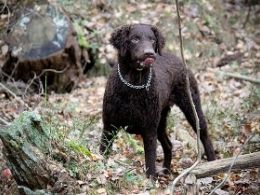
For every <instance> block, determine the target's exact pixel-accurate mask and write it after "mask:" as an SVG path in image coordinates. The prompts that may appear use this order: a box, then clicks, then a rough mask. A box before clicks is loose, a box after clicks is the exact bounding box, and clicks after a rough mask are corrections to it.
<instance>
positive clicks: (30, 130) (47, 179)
mask: <svg viewBox="0 0 260 195" xmlns="http://www.w3.org/2000/svg"><path fill="white" fill-rule="evenodd" d="M0 138H1V140H2V142H3V145H4V148H3V153H4V156H5V158H6V161H7V163H6V164H7V166H8V168H9V169H10V170H11V172H12V175H13V177H14V179H15V181H16V182H17V185H18V189H19V190H20V191H21V193H22V194H26V191H30V190H31V191H37V190H46V189H48V192H51V193H62V194H67V193H72V192H73V193H76V192H77V193H80V190H79V184H78V182H77V180H76V179H75V178H72V177H71V176H70V175H69V173H68V172H67V170H66V169H65V168H64V167H63V166H62V164H61V163H59V162H57V161H55V160H53V159H52V157H51V156H52V155H51V153H50V151H53V148H54V147H55V146H54V145H53V143H51V140H52V139H51V138H50V132H49V130H48V129H47V128H45V127H44V125H43V123H42V121H41V118H40V116H39V115H37V114H35V113H33V112H24V113H22V114H21V115H20V117H19V118H18V119H16V120H15V121H14V122H13V123H12V125H11V126H10V127H8V128H1V129H0ZM55 148H56V147H55ZM29 194H31V193H29Z"/></svg>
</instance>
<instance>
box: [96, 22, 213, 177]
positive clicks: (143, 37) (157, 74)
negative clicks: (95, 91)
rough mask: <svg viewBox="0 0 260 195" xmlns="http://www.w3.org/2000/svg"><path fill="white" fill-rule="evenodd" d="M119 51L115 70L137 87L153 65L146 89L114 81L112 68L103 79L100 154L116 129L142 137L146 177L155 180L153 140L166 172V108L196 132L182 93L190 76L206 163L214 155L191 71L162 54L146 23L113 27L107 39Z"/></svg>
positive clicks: (169, 146)
mask: <svg viewBox="0 0 260 195" xmlns="http://www.w3.org/2000/svg"><path fill="white" fill-rule="evenodd" d="M110 41H111V44H112V45H113V46H114V47H115V48H116V49H117V50H118V62H119V67H120V71H121V73H122V75H123V77H124V79H126V80H127V81H128V82H129V83H131V84H133V85H142V84H143V83H145V82H146V81H147V78H148V74H149V69H150V67H152V74H153V76H152V80H151V86H150V88H149V90H146V89H133V88H130V87H128V86H127V85H125V84H124V83H123V82H122V81H121V80H120V78H119V75H118V71H117V66H114V67H113V70H112V73H111V75H110V76H109V79H108V81H107V86H106V91H105V95H104V100H103V123H104V130H103V133H102V138H101V145H100V151H101V153H102V154H108V153H109V151H110V148H111V146H112V143H113V140H114V138H115V136H116V134H117V132H118V129H120V127H126V131H127V132H129V133H135V134H141V136H142V138H143V141H144V150H145V162H146V174H147V176H152V177H155V176H156V168H155V161H156V146H157V139H158V140H159V141H160V143H161V145H162V147H163V151H164V163H163V166H164V168H166V169H167V170H170V165H171V159H172V144H171V142H170V140H169V138H168V135H167V133H166V120H167V116H168V113H169V111H170V107H171V106H172V105H174V104H176V105H177V106H178V107H180V109H181V110H182V111H183V113H184V114H185V116H186V118H187V120H188V122H189V123H190V124H191V126H192V128H193V129H194V130H195V119H194V116H193V114H192V108H191V104H190V102H189V98H188V94H187V92H186V89H185V87H186V83H185V82H186V79H185V78H186V75H187V74H188V75H189V78H190V86H191V93H192V98H193V101H194V103H195V107H196V110H197V113H198V116H199V119H200V128H201V141H202V143H203V145H204V148H205V153H206V156H207V159H208V160H214V159H215V152H214V149H213V146H212V143H211V141H210V138H209V136H208V132H207V124H206V120H205V117H204V115H203V112H202V109H201V104H200V97H199V90H198V87H197V82H196V80H195V78H194V76H193V74H192V73H191V72H190V71H188V72H187V71H185V69H184V67H183V64H182V62H181V61H180V60H179V58H177V57H176V56H174V55H171V54H167V53H162V49H163V47H164V44H165V41H164V38H163V36H162V34H161V33H160V32H159V30H158V29H157V28H156V27H155V26H151V25H147V24H134V25H125V26H122V27H121V28H118V29H116V30H115V31H114V32H113V34H112V37H111V39H110Z"/></svg>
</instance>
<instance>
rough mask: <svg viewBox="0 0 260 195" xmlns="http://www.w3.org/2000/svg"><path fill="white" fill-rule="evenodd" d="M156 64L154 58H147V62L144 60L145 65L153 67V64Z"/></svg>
mask: <svg viewBox="0 0 260 195" xmlns="http://www.w3.org/2000/svg"><path fill="white" fill-rule="evenodd" d="M153 63H154V58H146V59H145V60H144V64H145V65H151V64H153Z"/></svg>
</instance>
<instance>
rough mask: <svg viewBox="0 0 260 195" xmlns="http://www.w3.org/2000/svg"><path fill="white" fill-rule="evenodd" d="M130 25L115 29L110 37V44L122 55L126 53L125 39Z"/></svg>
mask: <svg viewBox="0 0 260 195" xmlns="http://www.w3.org/2000/svg"><path fill="white" fill-rule="evenodd" d="M130 28H131V25H124V26H121V27H119V28H117V29H116V30H115V31H114V32H113V33H112V35H111V38H110V43H111V44H112V45H113V46H114V47H115V48H116V49H117V50H118V51H119V52H120V53H121V55H124V54H125V53H126V51H127V47H128V44H127V37H128V35H129V32H130Z"/></svg>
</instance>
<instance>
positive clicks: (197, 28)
mask: <svg viewBox="0 0 260 195" xmlns="http://www.w3.org/2000/svg"><path fill="white" fill-rule="evenodd" d="M57 2H59V3H60V4H62V5H63V6H64V7H65V8H66V9H67V11H68V12H69V13H70V14H71V15H72V16H73V17H74V19H75V20H74V21H75V22H76V23H78V24H80V26H81V27H82V29H85V28H88V29H89V28H91V29H95V31H94V33H95V42H94V43H92V44H91V45H90V47H92V48H93V49H95V50H96V52H97V55H98V57H97V59H96V66H95V67H94V70H91V71H90V72H89V73H88V74H87V75H86V76H85V78H84V79H82V80H81V81H80V82H79V83H78V85H77V87H76V88H75V89H74V90H73V91H72V92H71V93H67V94H56V93H50V94H35V93H34V94H32V93H25V91H23V90H21V89H19V87H17V86H16V87H15V88H10V90H11V91H13V92H14V93H15V94H16V96H15V97H14V96H13V95H10V93H9V92H7V91H5V90H0V119H1V120H2V121H0V124H3V123H4V121H5V122H7V123H11V122H12V121H13V120H14V119H15V118H17V117H18V116H19V115H20V113H21V112H23V111H24V110H26V109H27V108H26V107H25V106H24V105H23V104H21V101H20V100H22V101H23V102H24V103H25V104H26V105H27V106H28V107H29V108H30V109H31V110H33V111H35V112H37V113H39V114H41V115H42V117H43V118H44V119H45V120H46V121H48V122H49V124H50V127H51V128H53V129H54V130H56V131H58V132H59V135H60V137H62V138H60V141H62V142H70V143H74V144H75V145H77V146H84V147H85V148H87V150H88V151H90V152H91V155H90V156H89V155H86V154H85V153H84V151H83V152H82V151H78V150H75V151H74V153H73V156H72V157H71V158H70V160H69V162H67V163H66V168H67V169H68V170H69V171H70V174H71V175H72V176H73V177H75V178H76V179H78V180H80V181H82V193H83V192H87V194H169V187H170V186H171V181H172V180H173V179H174V178H175V177H176V176H177V175H178V174H180V173H181V172H182V170H184V169H185V168H187V167H189V166H191V165H192V163H193V162H195V160H196V135H195V133H194V132H193V131H192V130H191V127H190V126H189V125H188V123H187V122H186V120H185V118H184V116H183V114H182V113H181V111H180V110H179V109H178V108H177V107H173V108H172V110H171V114H170V116H169V118H168V126H167V129H168V132H169V135H170V137H171V141H172V143H173V160H172V164H171V170H172V175H171V176H170V177H169V179H168V180H166V181H164V182H161V181H160V182H156V183H155V185H152V184H151V183H150V180H148V179H146V178H145V173H144V151H143V147H142V141H141V139H140V138H139V137H138V136H132V135H128V134H126V133H125V132H124V131H121V132H120V133H119V135H118V138H117V139H116V140H115V142H114V144H113V147H112V153H111V155H110V157H109V158H108V159H107V160H104V159H103V158H102V157H101V156H100V155H99V152H98V148H99V143H100V135H101V131H102V120H101V113H102V98H103V94H104V90H105V84H106V79H107V73H109V67H108V65H107V64H106V61H107V60H111V59H113V58H115V52H114V50H113V49H111V45H109V44H108V39H109V36H110V34H111V32H112V31H113V29H115V28H116V27H118V26H120V25H123V24H129V23H137V22H141V23H150V24H154V25H156V26H158V27H159V29H160V30H161V31H162V33H163V34H164V35H165V37H166V48H165V50H168V51H170V52H173V53H175V54H176V55H180V49H179V40H178V27H177V17H176V9H175V4H173V3H167V2H168V1H156V0H155V1H140V2H137V1H135V0H133V1H129V3H127V2H121V1H117V0H116V1H105V0H104V1H96V2H97V3H93V4H89V5H88V3H86V4H83V3H82V1H80V0H77V1H70V0H58V1H57ZM102 2H107V4H103V3H102ZM108 2H110V3H108ZM169 2H170V1H169ZM232 2H235V1H219V0H212V1H205V0H199V1H196V2H193V1H191V0H183V1H181V15H182V25H183V31H182V32H183V38H184V54H185V58H186V60H187V64H188V66H189V67H190V69H192V71H193V72H194V73H195V76H196V79H197V81H198V83H199V89H200V93H201V99H202V106H203V110H204V112H205V115H206V118H207V122H208V128H209V133H210V136H211V138H212V141H213V145H214V148H215V150H216V152H217V157H218V158H226V157H232V156H234V155H236V154H237V152H239V151H240V147H241V146H242V145H243V143H244V142H245V140H246V139H247V138H248V137H249V136H250V135H252V133H256V135H255V136H254V137H253V138H252V140H251V141H250V142H249V143H248V144H247V145H246V146H244V149H243V151H242V153H244V154H246V153H251V152H255V151H259V150H260V136H259V131H260V88H259V84H258V85H257V84H255V83H252V82H249V81H246V80H244V79H241V78H234V77H233V76H228V75H227V73H234V74H239V75H245V76H247V77H249V78H256V79H260V36H259V35H260V31H259V30H260V28H259V21H260V17H259V14H260V9H259V5H255V6H252V9H251V13H250V17H249V18H248V19H247V14H248V9H249V7H248V6H245V5H244V4H240V3H232ZM237 2H239V1H237ZM79 16H80V17H79ZM73 17H72V18H73ZM1 22H2V23H3V22H6V20H5V17H1V18H0V23H1ZM257 27H258V28H257ZM84 32H86V31H84ZM92 35H93V34H91V35H90V34H87V32H86V36H87V37H89V39H90V40H91V37H93V36H92ZM0 43H1V44H0V46H1V47H0V49H2V50H1V51H0V54H1V55H0V63H1V60H2V59H3V58H4V52H5V51H4V50H5V45H4V44H3V40H1V39H0ZM0 65H1V64H0ZM0 67H1V66H0ZM104 72H105V73H106V74H105V75H104ZM102 74H103V75H102ZM12 86H14V85H12ZM0 89H1V88H0ZM158 145H159V144H158ZM0 148H2V144H0ZM157 156H158V157H157V162H158V166H160V165H161V163H162V160H163V153H162V148H161V147H160V145H159V146H158V151H157ZM6 169H7V167H6V164H5V160H4V157H3V155H2V153H0V171H2V174H1V176H0V194H12V190H13V189H14V188H15V187H16V185H15V182H14V180H13V179H12V178H10V177H8V178H6V177H5V175H4V174H3V173H4V170H6ZM223 177H224V174H223V173H221V174H217V175H212V176H209V177H207V178H202V179H199V180H198V186H199V191H200V193H201V194H208V193H209V192H210V191H211V190H212V189H213V188H214V186H216V185H217V184H218V183H219V182H221V181H222V179H223ZM181 185H182V184H180V186H179V189H178V190H179V192H176V194H181V193H182V191H181ZM259 186H260V170H259V169H246V170H239V171H234V172H232V173H231V174H230V177H229V179H228V180H227V182H226V183H225V185H224V186H223V187H222V188H221V189H219V190H218V191H217V194H221V195H222V194H257V193H258V194H259V191H260V187H259Z"/></svg>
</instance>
